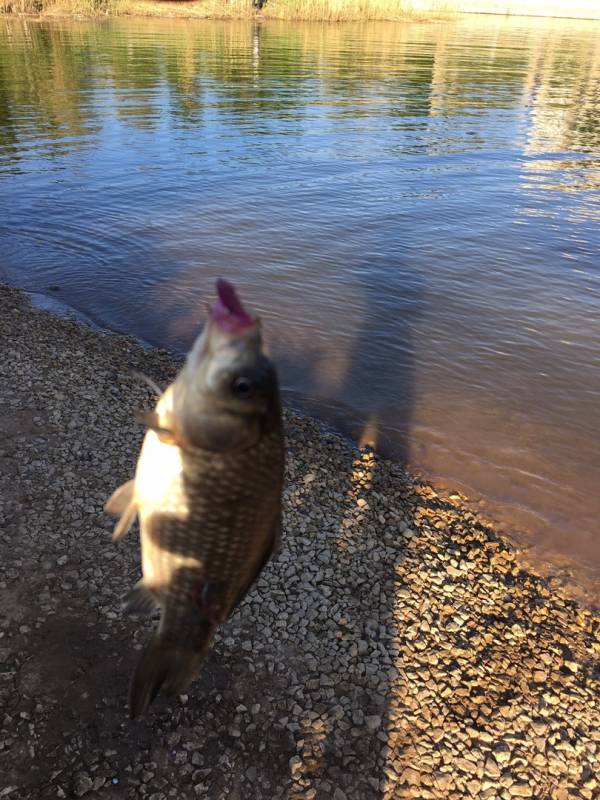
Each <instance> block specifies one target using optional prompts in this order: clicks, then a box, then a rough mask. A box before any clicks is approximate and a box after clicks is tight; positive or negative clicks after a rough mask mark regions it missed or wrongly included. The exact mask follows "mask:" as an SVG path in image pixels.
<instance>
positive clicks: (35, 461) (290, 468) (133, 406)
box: [0, 285, 600, 800]
mask: <svg viewBox="0 0 600 800" xmlns="http://www.w3.org/2000/svg"><path fill="white" fill-rule="evenodd" d="M0 342H1V343H2V348H3V350H2V358H1V359H0V365H1V369H2V386H3V391H2V393H1V394H0V404H1V406H2V408H1V412H2V413H1V415H0V419H1V420H2V423H1V424H2V429H3V433H4V436H3V445H2V451H1V453H0V458H1V460H2V464H3V466H4V469H3V470H2V473H1V475H0V480H1V481H2V492H1V495H0V496H1V497H2V503H1V505H0V513H1V515H2V519H3V523H4V524H3V526H2V532H1V533H0V547H1V548H2V558H1V561H0V564H1V566H0V573H1V574H0V585H1V586H2V588H3V590H4V598H5V603H4V606H3V615H2V619H1V634H2V635H1V641H0V655H1V656H2V661H3V672H2V682H0V699H1V700H2V703H3V708H4V718H3V722H2V727H3V731H2V736H1V737H0V740H1V741H2V747H3V756H4V764H5V769H4V781H3V784H2V786H0V789H2V790H3V796H7V797H9V798H11V797H18V798H19V800H21V799H22V800H34V798H35V800H39V798H46V797H57V796H58V797H83V796H85V797H88V798H90V800H94V798H100V797H104V796H106V793H107V792H108V791H111V792H114V794H115V796H118V797H123V798H132V800H133V798H139V797H140V796H150V797H151V798H157V800H158V799H159V798H160V800H167V798H169V797H176V798H181V799H182V800H187V798H190V799H191V798H193V797H197V796H202V797H205V798H209V800H218V799H220V798H223V797H225V796H228V797H232V798H233V797H237V798H244V797H253V798H256V799H257V800H261V798H264V799H265V800H267V799H268V800H276V799H277V798H281V799H282V800H283V799H284V798H287V799H289V800H299V799H300V798H308V800H322V799H323V800H325V798H334V799H335V800H371V798H373V800H392V798H394V799H395V798H413V800H414V799H416V798H419V800H421V799H422V800H464V798H475V800H479V799H480V798H481V800H492V798H494V799H495V798H499V799H500V800H512V798H538V797H539V798H542V797H548V798H552V800H567V798H568V797H569V796H577V797H580V798H583V799H584V800H592V799H593V797H595V796H596V793H597V790H598V789H599V788H600V783H599V781H598V778H597V775H598V764H599V762H600V747H599V745H598V744H597V741H596V738H597V737H596V734H597V730H598V729H599V728H600V669H599V663H600V615H599V614H598V613H597V612H594V611H592V610H590V609H589V608H586V607H585V606H584V605H581V604H579V603H577V602H575V601H572V600H570V599H568V598H566V597H565V595H564V593H563V591H562V589H561V588H560V587H559V586H557V585H555V584H553V583H552V582H550V581H548V580H547V579H545V578H543V577H541V576H540V575H538V574H536V573H535V572H534V571H531V570H528V569H527V568H525V567H524V566H523V564H522V563H521V561H520V557H519V554H518V552H517V551H516V550H515V549H514V548H513V547H512V546H511V545H510V544H509V543H508V542H507V541H506V540H505V539H504V538H503V537H502V536H499V535H498V534H497V533H496V531H495V530H494V529H493V528H492V527H490V526H489V525H488V524H486V523H485V521H483V520H482V519H480V518H479V517H478V516H477V515H475V514H474V513H473V512H472V510H470V509H469V508H468V507H467V506H465V505H464V504H463V503H462V501H460V499H459V500H455V501H452V500H450V499H448V498H445V497H443V496H441V495H440V494H439V493H438V492H437V491H436V490H435V489H434V488H433V487H431V486H430V485H429V484H427V483H426V482H423V481H420V480H418V479H415V478H412V477H410V476H409V475H407V474H406V472H405V471H404V470H403V469H402V467H400V466H399V465H398V464H395V463H394V462H392V461H388V460H385V459H383V458H380V457H379V456H377V455H376V454H374V453H372V452H371V451H369V450H365V449H363V450H360V449H359V448H358V447H357V446H356V445H353V444H352V443H351V442H349V441H347V440H346V439H344V438H343V437H341V436H339V435H337V434H335V433H333V432H331V431H329V430H328V429H327V428H325V427H324V426H323V425H321V424H320V423H319V422H318V421H316V420H314V419H312V418H310V417H307V416H303V415H301V414H298V413H295V412H293V411H290V410H289V409H288V410H286V428H287V439H288V464H287V469H286V485H285V492H284V539H283V547H282V551H281V553H280V555H279V556H278V558H277V559H275V560H274V561H273V562H272V563H271V564H270V565H269V567H268V568H267V569H266V570H265V572H264V573H263V575H262V576H261V578H260V579H259V581H258V583H257V585H256V587H255V588H254V589H253V591H252V592H251V593H250V595H249V597H248V599H247V600H246V601H245V602H244V604H243V605H242V607H241V608H240V609H239V611H238V612H236V614H235V615H234V617H233V618H232V620H231V621H230V622H229V623H228V624H227V625H225V626H223V628H222V630H221V632H220V634H219V636H218V637H217V639H216V641H215V645H214V647H213V649H212V651H211V653H210V655H209V657H208V658H207V662H206V664H205V667H204V669H203V670H202V672H201V674H200V676H199V679H198V680H197V681H196V682H195V683H194V684H193V685H192V686H191V687H190V690H189V691H188V693H187V694H186V695H185V696H182V697H181V698H179V699H178V698H172V699H170V700H169V699H165V698H161V699H160V700H159V701H158V702H157V704H156V706H155V707H153V710H152V711H151V712H150V713H149V714H148V715H146V717H144V718H142V719H141V720H140V721H139V722H134V723H130V722H128V721H127V720H126V712H125V701H126V693H127V683H128V681H129V677H130V674H131V670H132V667H133V664H134V662H135V661H136V660H137V658H138V655H139V654H138V653H137V652H136V651H137V650H139V649H140V648H141V647H142V646H143V644H144V642H145V641H146V639H147V637H148V631H149V624H148V623H144V622H142V621H140V620H139V619H131V618H124V617H123V616H122V615H121V612H120V597H121V596H122V595H123V594H124V593H126V592H127V591H128V589H130V588H131V586H132V585H133V583H134V582H135V580H136V579H137V577H138V571H139V566H138V564H139V553H138V542H137V535H136V534H135V533H134V534H133V535H129V536H128V537H127V538H126V539H125V540H124V542H123V543H122V544H121V545H120V546H116V545H114V544H113V543H112V542H111V540H110V531H111V530H112V526H113V522H114V521H113V520H111V519H109V518H108V517H107V516H106V515H105V514H104V513H103V511H102V506H103V503H104V501H105V499H106V498H107V496H108V495H109V494H110V492H111V490H112V489H113V488H114V487H115V486H117V485H118V484H119V483H121V482H122V481H123V480H125V479H127V478H128V477H130V476H131V474H132V470H133V467H134V464H135V461H136V459H137V455H138V452H139V444H140V440H141V437H142V435H143V431H142V430H141V429H140V427H139V426H138V425H137V424H136V423H135V422H134V412H135V411H136V410H139V409H140V408H143V407H147V406H148V405H149V403H150V402H151V398H150V394H149V392H148V390H147V388H146V387H145V386H144V385H143V384H141V383H140V382H139V381H137V380H136V379H135V378H133V377H132V376H131V370H134V369H135V370H138V371H141V372H144V373H146V374H148V375H149V376H150V377H152V378H153V379H155V380H157V381H158V382H159V383H161V384H162V385H164V384H165V382H167V381H169V380H171V379H172V378H173V376H174V373H175V371H176V370H177V368H178V366H179V364H180V361H179V360H178V359H175V358H173V357H172V356H171V355H170V354H169V353H168V352H166V351H164V350H144V349H143V348H142V347H141V346H140V345H139V344H138V343H136V342H135V341H134V340H132V339H131V338H129V337H127V336H123V335H120V334H116V333H110V332H98V331H95V330H92V329H91V328H88V327H87V326H85V325H83V324H81V323H79V322H77V321H73V320H69V319H64V318H62V317H57V316H55V315H53V314H51V313H49V312H48V311H44V310H40V309H35V308H33V307H32V306H31V305H30V304H29V302H28V300H27V297H26V295H25V293H24V292H21V291H19V290H16V289H12V288H9V287H6V286H3V285H0ZM32 758H33V762H32Z"/></svg>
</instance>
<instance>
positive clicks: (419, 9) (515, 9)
mask: <svg viewBox="0 0 600 800" xmlns="http://www.w3.org/2000/svg"><path fill="white" fill-rule="evenodd" d="M0 13H6V14H36V15H41V16H44V17H52V16H58V17H62V16H67V17H69V16H72V17H80V16H83V17H104V16H122V15H132V16H145V17H169V18H172V17H175V18H190V19H256V20H263V19H264V20H268V19H279V20H305V21H320V22H349V21H374V20H385V21H397V20H404V19H406V20H410V19H412V20H431V19H439V18H442V17H445V18H447V17H449V16H452V15H456V14H464V13H468V14H502V15H507V14H508V15H515V16H519V15H522V16H540V17H567V18H575V19H600V8H598V4H597V3H596V2H595V0H575V2H566V0H268V2H266V3H265V4H264V6H263V8H262V9H257V8H256V7H255V6H254V4H253V2H252V0H182V1H181V2H179V1H178V0H168V1H167V0H0Z"/></svg>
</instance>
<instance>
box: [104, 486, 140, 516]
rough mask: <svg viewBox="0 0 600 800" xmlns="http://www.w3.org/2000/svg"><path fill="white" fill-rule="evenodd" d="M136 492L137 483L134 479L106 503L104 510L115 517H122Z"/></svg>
mask: <svg viewBox="0 0 600 800" xmlns="http://www.w3.org/2000/svg"><path fill="white" fill-rule="evenodd" d="M134 490H135V481H134V480H133V479H132V480H130V481H127V483H124V484H122V485H121V486H119V488H118V489H115V491H114V492H113V493H112V494H111V496H110V497H109V498H108V500H107V501H106V503H105V505H104V510H105V511H106V512H107V513H108V514H112V515H113V516H115V517H117V516H120V515H121V514H123V513H124V512H125V510H126V509H127V506H128V505H129V504H130V503H131V502H132V501H133V493H134Z"/></svg>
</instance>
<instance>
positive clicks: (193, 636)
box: [107, 282, 284, 716]
mask: <svg viewBox="0 0 600 800" xmlns="http://www.w3.org/2000/svg"><path fill="white" fill-rule="evenodd" d="M218 287H219V295H220V298H219V302H218V303H217V306H216V307H215V309H214V310H213V312H212V314H211V316H210V317H209V321H208V323H207V326H206V328H205V330H204V332H203V333H202V335H201V336H200V337H199V338H198V340H197V341H196V343H195V345H194V348H193V349H192V351H191V353H190V355H189V356H188V359H187V361H186V364H185V366H184V368H183V369H182V371H181V373H180V374H179V375H178V377H177V378H176V380H175V381H174V383H173V384H171V386H169V387H168V388H167V390H166V391H165V392H164V393H163V395H162V396H161V397H160V399H159V401H158V403H157V405H156V408H155V410H154V412H152V413H151V414H150V415H149V420H148V422H149V426H150V427H149V430H148V431H147V433H146V435H145V438H144V442H143V445H142V449H141V452H140V456H139V459H138V464H137V469H136V473H135V478H134V479H133V480H132V481H129V482H128V483H126V484H124V485H123V486H122V487H120V488H119V489H117V491H116V492H115V493H114V494H113V496H112V497H111V499H110V500H109V501H108V503H107V510H108V511H109V512H112V513H115V514H120V515H121V518H120V520H119V522H118V523H117V526H116V529H115V538H117V539H118V538H121V537H122V536H123V535H125V533H126V532H127V530H128V528H129V527H130V526H131V524H132V522H133V520H134V518H135V516H136V515H137V516H138V517H139V522H140V543H141V551H142V572H143V579H142V580H141V581H140V582H139V583H138V585H137V586H136V587H135V588H134V589H133V591H132V592H131V593H130V595H129V597H128V598H127V601H126V606H127V607H128V608H129V610H131V611H133V612H148V611H152V610H153V609H155V608H156V607H158V608H160V614H161V617H160V623H159V627H158V630H157V632H156V635H155V637H154V638H153V640H152V641H151V643H150V645H149V647H148V648H147V650H146V651H145V653H144V654H143V656H142V659H141V661H140V663H139V665H138V667H137V670H136V673H135V675H134V678H133V681H132V685H131V690H130V712H131V715H132V716H137V714H139V713H141V712H142V711H144V710H145V709H146V708H147V707H148V705H149V704H150V703H151V702H152V700H153V699H154V697H155V696H156V694H157V692H158V691H159V690H160V688H161V687H162V688H163V689H164V690H165V691H167V692H180V691H182V690H184V689H185V688H186V687H187V686H188V685H189V683H190V682H191V681H192V680H193V678H194V677H195V676H196V674H197V672H198V669H199V667H200V665H201V663H202V660H203V658H204V656H205V654H206V651H207V649H208V647H209V645H210V641H211V639H212V637H213V634H214V632H215V630H216V628H217V627H218V625H220V624H221V623H223V622H225V621H226V620H227V618H228V617H229V616H230V614H231V613H232V612H233V610H234V609H235V608H236V606H237V605H238V603H239V602H240V601H241V600H242V599H243V597H244V595H245V594H246V592H247V591H248V589H249V588H250V587H251V586H252V584H253V583H254V581H255V579H256V577H257V576H258V574H259V573H260V571H261V569H262V567H263V566H264V565H265V563H266V562H267V561H268V559H269V557H270V556H271V554H272V553H273V552H274V550H276V548H277V546H278V543H279V537H280V530H281V490H282V484H283V465H284V449H283V430H282V419H281V405H280V400H279V391H278V387H277V379H276V375H275V371H274V368H273V366H272V364H271V363H270V362H269V360H268V359H267V358H266V357H265V355H264V353H263V351H262V344H261V340H260V329H259V325H258V322H257V321H256V320H254V319H253V318H251V317H249V315H247V314H246V312H245V310H244V309H243V308H242V307H241V304H239V301H238V300H237V297H236V295H235V293H234V292H233V289H232V287H230V286H229V284H225V282H221V283H219V284H218Z"/></svg>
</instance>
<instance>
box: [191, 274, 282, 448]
mask: <svg viewBox="0 0 600 800" xmlns="http://www.w3.org/2000/svg"><path fill="white" fill-rule="evenodd" d="M182 377H183V382H182V385H181V392H180V394H181V395H183V402H182V403H181V404H180V416H181V428H182V431H183V433H184V435H185V436H186V438H188V439H189V440H190V441H191V442H192V443H193V444H195V445H196V446H200V447H208V449H227V447H228V446H229V445H231V446H232V447H236V446H239V445H240V444H242V443H243V444H246V443H248V441H249V440H250V439H256V438H257V436H259V435H260V432H261V431H264V429H265V427H268V426H269V425H272V424H274V423H275V422H277V421H278V419H279V417H280V403H279V388H278V382H277V375H276V372H275V368H274V366H273V364H272V362H271V361H270V359H269V358H268V357H267V356H266V354H265V352H264V349H263V342H262V336H261V325H260V320H259V319H258V318H257V317H254V316H252V315H250V314H249V313H248V312H247V311H246V309H245V308H244V307H243V305H242V304H241V302H240V300H239V298H238V296H237V293H236V291H235V289H234V287H233V286H232V285H231V284H230V283H228V282H227V281H225V280H218V281H217V301H216V303H215V304H214V306H213V307H212V309H211V310H210V311H209V314H208V319H207V322H206V325H205V327H204V330H203V331H202V333H201V334H200V336H199V337H198V339H197V340H196V342H195V344H194V347H193V348H192V350H191V352H190V354H189V356H188V358H187V361H186V365H185V367H184V370H183V372H182ZM213 440H214V441H213ZM209 445H211V446H209Z"/></svg>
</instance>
